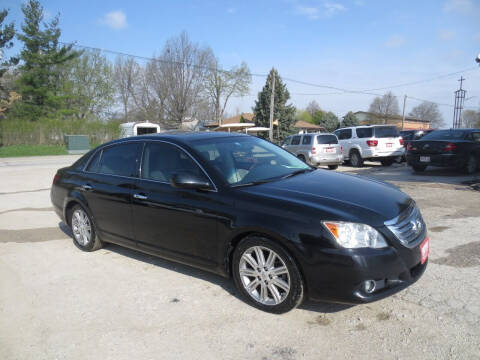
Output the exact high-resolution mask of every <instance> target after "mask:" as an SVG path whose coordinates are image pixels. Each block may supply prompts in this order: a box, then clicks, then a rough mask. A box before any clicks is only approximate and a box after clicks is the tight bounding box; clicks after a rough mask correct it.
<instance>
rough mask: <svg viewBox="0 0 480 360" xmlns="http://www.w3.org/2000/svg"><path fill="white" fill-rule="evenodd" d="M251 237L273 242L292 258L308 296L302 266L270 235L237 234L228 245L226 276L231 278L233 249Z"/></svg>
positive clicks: (259, 233) (256, 233)
mask: <svg viewBox="0 0 480 360" xmlns="http://www.w3.org/2000/svg"><path fill="white" fill-rule="evenodd" d="M251 235H256V236H261V237H264V238H267V239H269V240H271V241H274V242H275V243H276V244H277V245H279V246H281V247H282V248H283V249H284V250H285V252H287V253H288V254H289V255H290V256H291V257H292V259H293V260H294V261H295V263H296V264H297V267H298V271H299V272H300V275H301V276H302V278H303V286H304V290H305V294H308V288H307V282H306V278H305V274H304V273H303V269H302V266H301V265H300V262H299V261H298V260H297V258H296V257H295V255H294V254H292V252H291V251H290V250H288V249H287V248H286V247H285V246H284V245H283V244H281V243H280V242H279V241H278V240H277V239H275V238H274V237H272V236H270V235H267V234H264V233H261V232H257V231H249V232H245V233H241V234H238V235H237V236H235V237H234V238H233V239H232V241H230V245H229V247H228V254H227V259H226V260H227V261H228V264H227V266H226V268H227V269H226V270H227V272H228V275H229V276H232V270H233V269H232V265H233V253H234V252H235V249H236V248H237V246H238V244H239V243H240V241H242V240H243V239H245V238H246V237H248V236H251Z"/></svg>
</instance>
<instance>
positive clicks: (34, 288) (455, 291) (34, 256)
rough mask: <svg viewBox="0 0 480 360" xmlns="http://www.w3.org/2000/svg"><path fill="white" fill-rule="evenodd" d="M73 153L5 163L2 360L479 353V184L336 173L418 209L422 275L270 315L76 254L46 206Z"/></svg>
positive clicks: (219, 293) (147, 272) (181, 276)
mask: <svg viewBox="0 0 480 360" xmlns="http://www.w3.org/2000/svg"><path fill="white" fill-rule="evenodd" d="M76 158H77V157H74V156H59V157H44V158H22V159H8V160H2V159H0V179H1V180H0V184H1V187H0V354H1V359H157V358H158V359H259V360H265V359H280V360H293V359H344V358H351V357H355V358H359V359H419V358H422V359H478V358H479V357H480V301H479V300H480V282H479V281H478V279H479V276H480V205H479V204H480V192H479V191H478V190H475V187H474V186H472V185H471V184H475V183H478V177H472V176H470V177H468V176H463V175H459V174H457V173H455V172H451V171H446V170H433V171H428V170H427V172H426V173H425V174H421V175H412V173H411V171H410V170H409V169H408V168H407V167H406V166H404V165H398V164H396V165H394V166H393V167H389V168H384V167H380V166H376V165H374V164H369V165H367V166H365V167H364V168H361V169H353V168H350V167H340V168H339V171H345V172H350V173H357V174H360V175H363V176H370V177H376V178H379V179H382V180H385V181H390V182H392V183H394V184H396V185H397V186H399V187H400V188H401V189H402V190H403V191H405V192H406V193H408V194H409V195H410V196H412V197H413V198H414V199H415V200H416V201H417V203H418V205H419V207H420V209H421V211H422V213H423V216H424V218H425V221H426V222H427V225H428V227H429V231H430V238H431V241H432V243H431V256H430V263H429V266H428V268H427V271H426V273H425V274H424V276H423V277H422V278H421V279H420V280H419V281H418V282H417V283H415V284H414V285H413V286H411V287H409V288H407V289H406V290H405V291H403V292H401V293H399V294H396V295H394V296H392V297H390V298H387V299H384V300H382V301H379V302H376V303H372V304H368V305H362V306H346V305H338V304H324V303H312V302H308V303H306V304H304V305H303V306H302V307H301V308H299V309H296V310H293V311H291V312H289V313H288V314H285V315H281V316H278V315H271V314H267V313H263V312H260V311H258V310H256V309H254V308H252V307H250V306H248V305H246V304H245V303H244V302H243V301H242V300H241V299H239V297H238V295H237V291H236V290H235V288H234V286H233V283H232V282H231V281H230V280H227V279H223V278H221V277H219V276H216V275H212V274H209V273H206V272H203V271H200V270H196V269H193V268H190V267H187V266H183V265H179V264H175V263H172V262H168V261H165V260H162V259H159V258H155V257H152V256H148V255H144V254H141V253H138V252H135V251H132V250H127V249H123V248H121V247H118V246H114V245H109V246H107V247H106V248H104V249H102V250H99V251H97V252H94V253H84V252H81V251H79V250H78V249H77V248H76V247H75V246H74V245H73V244H72V240H71V238H70V237H69V230H68V228H66V227H65V225H64V224H62V223H60V221H59V219H58V218H57V216H56V215H55V214H54V212H53V211H52V208H51V204H50V199H49V187H50V184H51V181H52V178H53V175H54V173H55V170H56V169H57V168H59V167H62V166H66V165H68V164H70V163H72V162H73V161H74V160H75V159H76ZM469 184H470V185H469Z"/></svg>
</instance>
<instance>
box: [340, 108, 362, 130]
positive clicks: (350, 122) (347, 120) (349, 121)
mask: <svg viewBox="0 0 480 360" xmlns="http://www.w3.org/2000/svg"><path fill="white" fill-rule="evenodd" d="M358 125H360V121H358V118H357V117H356V116H355V114H354V113H353V112H351V111H349V112H348V113H347V115H345V116H344V117H343V121H342V126H343V127H348V126H358Z"/></svg>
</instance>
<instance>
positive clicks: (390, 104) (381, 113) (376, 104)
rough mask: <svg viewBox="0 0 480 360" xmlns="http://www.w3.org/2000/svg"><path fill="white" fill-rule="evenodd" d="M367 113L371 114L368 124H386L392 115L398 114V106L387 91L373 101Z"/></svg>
mask: <svg viewBox="0 0 480 360" xmlns="http://www.w3.org/2000/svg"><path fill="white" fill-rule="evenodd" d="M368 111H369V112H370V113H372V114H373V115H372V116H371V117H370V118H369V121H370V122H372V123H383V124H386V123H387V121H388V119H389V118H391V117H392V116H393V115H399V114H400V107H399V106H398V100H397V97H396V96H395V95H393V93H392V92H391V91H389V92H388V93H386V94H385V95H383V96H382V97H376V98H375V99H373V101H372V103H371V104H370V108H369V110H368Z"/></svg>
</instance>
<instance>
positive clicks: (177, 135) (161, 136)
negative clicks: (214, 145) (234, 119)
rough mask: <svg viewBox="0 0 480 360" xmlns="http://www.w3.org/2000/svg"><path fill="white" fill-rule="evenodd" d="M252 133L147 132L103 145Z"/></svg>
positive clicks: (180, 141) (187, 141)
mask: <svg viewBox="0 0 480 360" xmlns="http://www.w3.org/2000/svg"><path fill="white" fill-rule="evenodd" d="M247 136H250V135H246V134H242V133H228V132H220V131H215V132H210V131H169V132H163V133H157V134H146V135H137V136H130V137H126V138H121V139H116V140H113V141H110V142H108V143H105V144H103V145H113V144H121V143H123V142H128V141H132V140H135V141H141V140H165V141H171V142H175V143H190V142H191V141H194V140H203V139H221V138H227V137H231V138H234V137H247Z"/></svg>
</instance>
